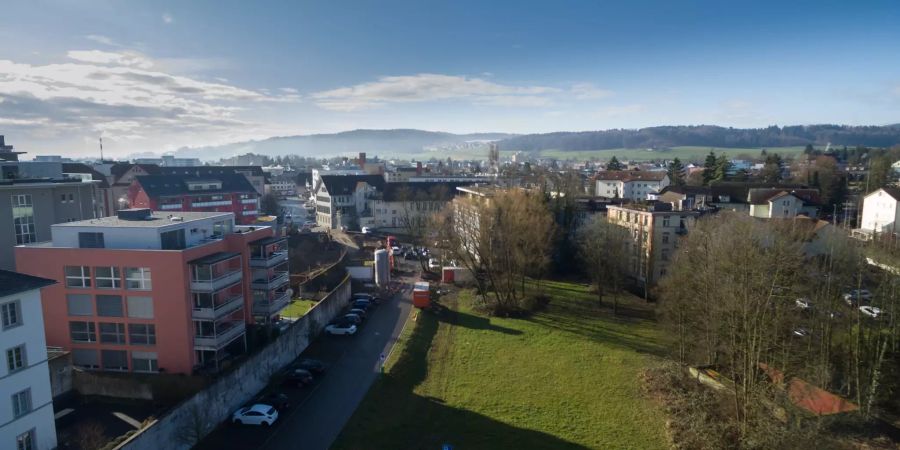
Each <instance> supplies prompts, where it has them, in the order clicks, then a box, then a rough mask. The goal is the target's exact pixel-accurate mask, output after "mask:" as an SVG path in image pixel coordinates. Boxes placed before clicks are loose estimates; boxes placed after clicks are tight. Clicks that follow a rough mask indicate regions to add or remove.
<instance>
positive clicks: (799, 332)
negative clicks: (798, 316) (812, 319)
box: [793, 328, 809, 337]
mask: <svg viewBox="0 0 900 450" xmlns="http://www.w3.org/2000/svg"><path fill="white" fill-rule="evenodd" d="M793 334H794V336H797V337H806V336H809V330H807V329H806V328H795V329H794V331H793Z"/></svg>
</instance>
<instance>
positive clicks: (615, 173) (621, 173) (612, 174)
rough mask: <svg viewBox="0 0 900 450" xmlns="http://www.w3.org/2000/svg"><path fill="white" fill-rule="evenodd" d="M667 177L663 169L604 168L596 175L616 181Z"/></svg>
mask: <svg viewBox="0 0 900 450" xmlns="http://www.w3.org/2000/svg"><path fill="white" fill-rule="evenodd" d="M665 177H666V173H665V172H663V171H652V172H651V171H639V170H604V171H601V172H597V176H596V177H594V178H595V179H597V180H616V181H624V182H628V181H660V180H662V179H663V178H665Z"/></svg>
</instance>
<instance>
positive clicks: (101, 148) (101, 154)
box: [100, 136, 103, 164]
mask: <svg viewBox="0 0 900 450" xmlns="http://www.w3.org/2000/svg"><path fill="white" fill-rule="evenodd" d="M100 163H101V164H103V136H100Z"/></svg>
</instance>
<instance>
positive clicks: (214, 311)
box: [191, 294, 244, 320]
mask: <svg viewBox="0 0 900 450" xmlns="http://www.w3.org/2000/svg"><path fill="white" fill-rule="evenodd" d="M243 307H244V296H243V295H240V294H238V295H235V296H233V297H231V298H229V299H227V300H225V301H224V302H222V303H220V304H218V305H215V306H214V307H209V308H198V307H196V306H194V310H193V311H192V312H191V315H192V317H193V318H195V319H209V320H214V319H218V318H220V317H224V316H226V315H228V314H231V313H233V312H235V311H237V310H239V309H241V308H243Z"/></svg>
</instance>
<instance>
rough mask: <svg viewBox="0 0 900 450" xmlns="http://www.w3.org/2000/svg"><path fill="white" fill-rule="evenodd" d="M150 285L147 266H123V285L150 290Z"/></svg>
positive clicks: (129, 287) (128, 287)
mask: <svg viewBox="0 0 900 450" xmlns="http://www.w3.org/2000/svg"><path fill="white" fill-rule="evenodd" d="M151 286H152V285H151V283H150V268H149V267H126V268H125V287H126V288H127V289H139V290H150V289H151Z"/></svg>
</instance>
